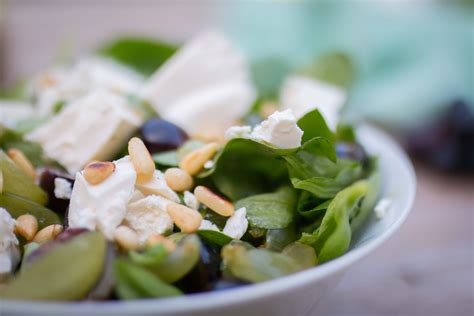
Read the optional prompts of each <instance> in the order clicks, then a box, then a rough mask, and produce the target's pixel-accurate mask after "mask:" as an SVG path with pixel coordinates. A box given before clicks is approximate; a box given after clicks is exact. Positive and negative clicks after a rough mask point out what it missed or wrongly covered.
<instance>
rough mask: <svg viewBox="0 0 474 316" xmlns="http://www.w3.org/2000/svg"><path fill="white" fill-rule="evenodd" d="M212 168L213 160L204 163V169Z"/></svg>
mask: <svg viewBox="0 0 474 316" xmlns="http://www.w3.org/2000/svg"><path fill="white" fill-rule="evenodd" d="M212 167H214V161H213V160H208V161H206V162H205V163H204V169H211V168H212Z"/></svg>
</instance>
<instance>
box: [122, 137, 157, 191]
mask: <svg viewBox="0 0 474 316" xmlns="http://www.w3.org/2000/svg"><path fill="white" fill-rule="evenodd" d="M128 153H129V155H130V159H131V160H132V164H133V167H134V168H135V171H136V172H137V182H138V183H142V182H147V181H149V180H151V178H152V177H153V173H154V172H155V162H154V161H153V158H151V155H150V152H149V151H148V149H147V148H146V146H145V144H144V143H143V141H142V140H141V139H140V138H138V137H133V138H132V139H130V141H129V142H128Z"/></svg>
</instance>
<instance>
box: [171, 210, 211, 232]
mask: <svg viewBox="0 0 474 316" xmlns="http://www.w3.org/2000/svg"><path fill="white" fill-rule="evenodd" d="M166 211H167V212H168V214H169V216H170V217H171V219H172V220H173V222H174V223H175V224H176V226H178V227H179V228H180V229H181V231H182V232H184V233H193V232H195V231H197V230H198V228H199V226H200V225H201V222H202V216H201V214H200V213H199V212H198V211H196V210H193V209H191V208H189V207H186V206H184V205H181V204H177V203H170V204H168V206H167V207H166Z"/></svg>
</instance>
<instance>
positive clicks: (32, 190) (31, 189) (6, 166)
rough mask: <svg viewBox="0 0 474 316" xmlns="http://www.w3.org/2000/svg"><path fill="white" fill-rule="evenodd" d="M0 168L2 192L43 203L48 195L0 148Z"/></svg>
mask: <svg viewBox="0 0 474 316" xmlns="http://www.w3.org/2000/svg"><path fill="white" fill-rule="evenodd" d="M0 170H1V172H2V176H3V190H2V192H1V193H2V194H5V193H10V194H13V195H17V196H20V197H23V198H25V199H28V200H31V201H33V202H35V203H38V204H41V205H45V204H46V202H47V201H48V195H47V194H46V192H44V191H43V190H42V189H41V188H40V187H39V186H37V185H36V184H35V182H34V180H33V179H32V178H31V177H30V176H28V175H27V174H26V173H25V172H24V171H23V170H21V169H20V168H19V167H18V166H17V165H16V164H15V163H14V162H13V161H12V160H11V159H10V158H8V156H7V154H5V153H4V152H3V151H2V150H0Z"/></svg>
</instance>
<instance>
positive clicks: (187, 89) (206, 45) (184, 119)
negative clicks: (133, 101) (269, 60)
mask: <svg viewBox="0 0 474 316" xmlns="http://www.w3.org/2000/svg"><path fill="white" fill-rule="evenodd" d="M248 69H249V68H248V65H247V64H246V61H245V60H244V58H243V55H242V54H241V53H239V52H238V51H237V50H236V49H235V48H234V47H233V46H232V44H231V43H230V41H229V40H228V39H227V38H225V37H224V36H223V35H222V34H220V33H216V32H210V33H205V34H202V35H200V36H198V37H196V38H195V39H193V40H192V41H191V42H189V43H187V44H185V45H184V46H183V47H182V48H181V49H180V50H179V51H178V52H177V53H176V54H175V55H174V56H173V57H171V58H170V59H169V60H168V61H167V62H166V63H165V64H164V65H163V66H162V67H160V68H159V69H158V70H157V71H156V73H155V74H153V76H152V77H151V78H150V80H149V81H148V83H147V84H146V85H145V86H144V88H143V90H142V93H141V95H142V97H143V98H144V99H145V100H147V101H149V102H150V104H151V105H152V106H153V107H154V109H155V110H156V111H157V112H158V113H159V114H160V115H161V116H162V117H163V118H164V119H166V120H169V121H171V122H173V123H175V124H177V125H178V126H180V127H182V128H184V129H185V130H186V131H187V132H188V133H190V134H196V133H199V132H201V131H202V130H206V129H208V128H209V126H212V127H213V128H216V129H217V128H219V129H220V130H221V132H223V131H224V130H225V129H226V128H227V127H229V126H231V125H232V124H233V123H234V121H236V120H237V119H239V118H240V117H242V116H243V115H244V114H245V113H246V112H247V111H248V109H249V108H250V107H251V106H252V103H253V101H254V99H255V95H256V93H255V89H254V88H253V86H252V84H251V80H250V74H249V70H248Z"/></svg>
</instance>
